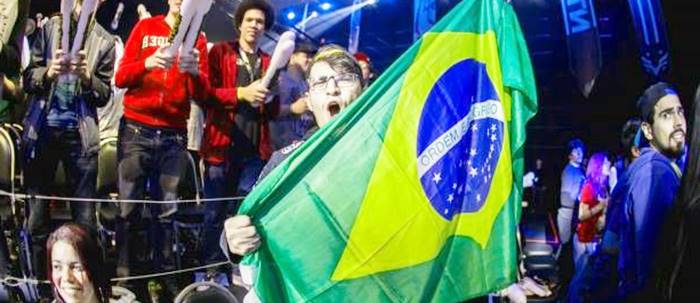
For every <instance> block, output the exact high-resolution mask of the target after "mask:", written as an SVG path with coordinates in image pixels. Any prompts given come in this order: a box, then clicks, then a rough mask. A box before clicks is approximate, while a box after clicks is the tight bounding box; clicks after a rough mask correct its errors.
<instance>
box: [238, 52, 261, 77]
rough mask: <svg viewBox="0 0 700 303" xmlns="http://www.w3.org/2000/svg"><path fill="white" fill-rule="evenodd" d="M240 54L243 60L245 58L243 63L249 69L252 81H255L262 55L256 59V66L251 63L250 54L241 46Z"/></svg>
mask: <svg viewBox="0 0 700 303" xmlns="http://www.w3.org/2000/svg"><path fill="white" fill-rule="evenodd" d="M238 56H239V57H240V58H241V60H243V63H244V64H243V65H244V66H245V69H246V70H247V71H248V74H249V75H250V79H249V80H250V82H251V83H252V82H253V81H255V76H256V74H255V72H257V70H258V66H260V56H258V58H257V59H256V60H255V66H253V65H252V64H251V63H250V60H249V59H248V55H247V54H246V53H245V52H244V51H243V50H241V49H240V48H239V49H238Z"/></svg>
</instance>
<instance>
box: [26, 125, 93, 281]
mask: <svg viewBox="0 0 700 303" xmlns="http://www.w3.org/2000/svg"><path fill="white" fill-rule="evenodd" d="M42 136H44V137H43V138H41V141H40V142H41V143H40V144H39V145H38V149H37V157H36V158H35V159H34V160H32V161H30V162H27V163H25V165H26V166H25V180H26V182H27V193H29V194H30V195H50V194H53V191H52V189H53V188H54V178H55V173H56V168H57V167H58V162H59V161H60V162H62V163H63V168H64V171H65V176H66V187H67V190H68V192H67V194H68V195H69V196H73V197H79V198H93V197H94V196H95V184H96V182H97V154H96V153H94V154H88V153H84V152H83V147H82V143H81V140H80V134H79V133H78V130H63V129H59V128H52V127H47V128H46V129H45V130H44V132H42ZM70 208H71V215H72V217H73V220H75V221H77V222H78V223H82V224H85V225H87V226H95V222H96V219H95V204H94V203H90V202H71V204H70ZM49 215H50V211H49V203H48V201H43V200H39V199H34V198H32V199H29V218H28V220H27V221H28V222H27V225H28V226H27V228H28V229H29V234H30V236H31V239H32V250H33V254H32V258H33V264H34V271H35V273H36V274H37V277H39V278H41V279H45V278H44V276H45V269H46V256H45V254H46V238H47V237H48V234H49V232H50V231H51V224H50V221H51V219H50V217H49Z"/></svg>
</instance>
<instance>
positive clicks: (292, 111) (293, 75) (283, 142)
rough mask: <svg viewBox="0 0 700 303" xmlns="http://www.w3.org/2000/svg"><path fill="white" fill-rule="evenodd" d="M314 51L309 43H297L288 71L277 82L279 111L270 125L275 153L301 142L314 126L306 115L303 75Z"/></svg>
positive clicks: (305, 87)
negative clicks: (307, 131)
mask: <svg viewBox="0 0 700 303" xmlns="http://www.w3.org/2000/svg"><path fill="white" fill-rule="evenodd" d="M315 53H316V48H315V47H314V46H313V45H311V44H309V43H304V42H302V43H297V44H296V49H295V50H294V54H293V55H292V57H291V58H290V59H289V64H287V68H286V69H285V70H283V71H282V72H280V74H279V78H278V88H279V100H280V111H279V115H278V116H277V117H275V118H274V119H272V120H271V121H270V139H271V143H272V149H273V150H278V149H280V148H282V147H285V146H287V145H289V144H292V143H293V142H295V141H298V140H300V139H301V138H302V137H303V136H304V134H305V133H306V130H308V129H309V128H310V127H312V125H313V118H312V116H311V115H310V114H309V113H306V111H307V108H306V98H308V97H307V93H308V90H309V87H308V85H307V84H306V74H307V73H308V72H309V65H310V64H311V58H313V56H314V54H315Z"/></svg>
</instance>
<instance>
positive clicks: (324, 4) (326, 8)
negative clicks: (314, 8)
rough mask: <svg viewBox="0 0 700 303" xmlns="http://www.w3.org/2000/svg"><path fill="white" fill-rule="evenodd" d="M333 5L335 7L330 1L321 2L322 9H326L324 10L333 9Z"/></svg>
mask: <svg viewBox="0 0 700 303" xmlns="http://www.w3.org/2000/svg"><path fill="white" fill-rule="evenodd" d="M331 7H333V6H332V5H331V4H330V3H328V2H323V3H321V9H322V10H324V11H327V10H329V9H331Z"/></svg>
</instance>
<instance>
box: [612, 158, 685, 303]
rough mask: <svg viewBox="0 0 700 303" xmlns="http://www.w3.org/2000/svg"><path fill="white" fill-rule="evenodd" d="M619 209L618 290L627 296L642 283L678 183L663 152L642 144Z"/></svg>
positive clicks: (675, 171) (674, 169)
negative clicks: (643, 147) (644, 146)
mask: <svg viewBox="0 0 700 303" xmlns="http://www.w3.org/2000/svg"><path fill="white" fill-rule="evenodd" d="M626 176H627V178H626V180H625V183H624V184H622V186H623V188H621V189H620V190H622V194H623V200H622V203H623V204H622V205H621V207H622V209H620V211H621V213H620V214H619V215H620V218H619V219H620V220H621V222H620V226H618V228H619V231H620V241H621V242H620V259H619V262H618V271H619V273H620V280H621V281H620V284H619V285H620V288H619V290H618V292H619V294H620V295H621V296H622V297H623V298H631V297H633V296H634V295H636V294H638V293H639V292H640V291H641V290H643V289H644V288H645V286H646V283H647V280H648V278H649V275H650V273H651V266H652V262H653V260H654V254H655V252H656V249H657V248H656V244H657V241H658V239H657V237H658V236H659V234H660V233H661V230H662V229H663V224H664V220H665V218H666V216H667V214H668V212H669V210H670V209H671V206H672V204H673V201H674V198H675V195H676V192H677V191H678V188H679V186H680V177H681V176H680V169H679V168H678V167H677V165H676V164H675V163H673V162H672V161H671V160H669V159H668V158H667V157H665V156H664V155H662V154H660V153H659V152H657V151H655V150H653V149H652V148H645V149H643V150H642V154H641V156H640V157H639V158H638V159H637V160H635V161H634V162H633V163H632V164H631V165H630V167H629V169H628V171H627V173H626Z"/></svg>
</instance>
